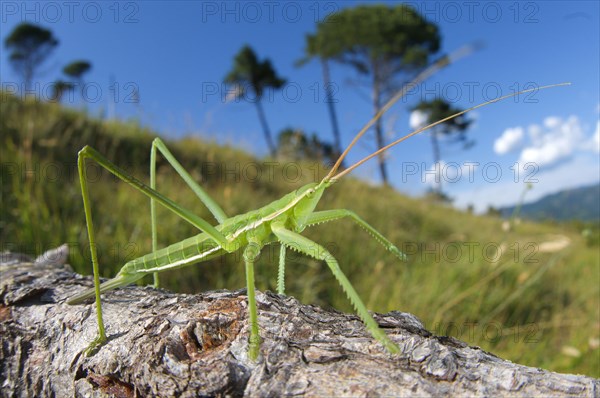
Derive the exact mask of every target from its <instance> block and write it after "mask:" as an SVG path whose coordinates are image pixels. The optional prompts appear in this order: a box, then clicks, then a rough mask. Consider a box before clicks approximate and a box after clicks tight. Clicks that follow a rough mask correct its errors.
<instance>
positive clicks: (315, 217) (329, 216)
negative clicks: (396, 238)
mask: <svg viewBox="0 0 600 398" xmlns="http://www.w3.org/2000/svg"><path fill="white" fill-rule="evenodd" d="M343 217H349V218H350V219H351V220H352V221H354V222H355V223H356V224H358V225H359V226H360V227H362V228H363V229H365V230H366V231H367V232H368V233H369V234H370V235H371V236H373V237H374V238H375V240H376V241H377V242H379V243H380V244H381V245H382V246H383V247H385V248H386V249H387V250H389V251H391V252H392V253H393V254H394V255H395V256H396V257H398V258H399V259H400V260H403V261H404V260H406V254H404V253H402V252H401V251H400V249H398V248H397V247H396V245H394V244H393V243H392V242H390V241H389V240H388V239H387V238H386V237H385V236H383V235H382V234H381V232H379V231H377V230H376V229H375V228H373V227H372V226H371V225H369V223H367V222H366V221H365V220H363V219H362V218H360V217H359V216H358V214H356V213H355V212H353V211H351V210H346V209H333V210H324V211H316V212H314V213H312V214H311V215H310V216H308V218H307V219H306V221H305V222H306V225H307V226H312V225H317V224H321V223H324V222H328V221H334V220H339V219H340V218H343Z"/></svg>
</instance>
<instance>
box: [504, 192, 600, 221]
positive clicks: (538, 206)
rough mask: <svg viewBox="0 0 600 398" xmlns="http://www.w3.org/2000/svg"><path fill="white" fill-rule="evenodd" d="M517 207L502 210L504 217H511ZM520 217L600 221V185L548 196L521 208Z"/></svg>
mask: <svg viewBox="0 0 600 398" xmlns="http://www.w3.org/2000/svg"><path fill="white" fill-rule="evenodd" d="M514 209H515V206H511V207H504V208H502V209H500V212H501V214H502V216H503V217H510V216H511V214H512V213H513V211H514ZM519 214H520V216H521V217H523V218H529V219H533V220H547V219H551V220H582V221H597V220H600V184H594V185H590V186H586V187H581V188H575V189H567V190H564V191H560V192H557V193H554V194H551V195H546V196H544V197H543V198H541V199H539V200H538V201H536V202H533V203H527V204H525V205H523V206H522V207H521V211H520V213H519Z"/></svg>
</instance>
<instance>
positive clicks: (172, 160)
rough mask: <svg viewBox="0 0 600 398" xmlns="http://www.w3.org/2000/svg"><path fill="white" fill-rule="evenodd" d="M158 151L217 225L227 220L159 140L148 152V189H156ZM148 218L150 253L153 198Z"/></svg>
mask: <svg viewBox="0 0 600 398" xmlns="http://www.w3.org/2000/svg"><path fill="white" fill-rule="evenodd" d="M157 149H158V150H159V151H160V153H162V155H163V156H164V157H165V159H167V161H168V162H169V164H170V165H171V166H172V167H173V168H174V169H175V171H177V173H178V174H179V175H180V176H181V178H182V179H183V181H185V183H186V184H187V185H188V186H189V187H190V188H191V189H192V191H194V193H195V194H196V196H198V198H200V200H201V201H202V203H204V205H205V206H206V207H207V208H208V210H210V212H211V213H212V215H213V216H214V217H215V218H216V219H217V221H218V222H219V224H222V223H223V221H225V220H226V219H227V215H226V214H225V212H224V211H223V209H221V207H220V206H219V205H218V204H217V202H215V201H214V200H213V199H212V198H211V197H210V196H209V195H208V193H206V191H205V190H204V189H202V187H201V186H200V185H198V183H196V181H194V179H193V178H192V176H191V175H190V174H189V173H188V172H187V171H186V170H185V169H184V168H183V166H182V165H181V163H179V162H178V161H177V159H175V156H173V154H172V153H171V151H169V149H168V148H167V146H166V145H165V143H164V142H163V141H162V140H161V139H160V138H155V139H154V141H152V149H151V151H150V188H152V189H156V150H157ZM150 218H151V222H152V251H156V250H158V232H157V222H156V203H155V200H154V199H153V198H151V199H150ZM158 284H159V281H158V272H155V273H154V287H158Z"/></svg>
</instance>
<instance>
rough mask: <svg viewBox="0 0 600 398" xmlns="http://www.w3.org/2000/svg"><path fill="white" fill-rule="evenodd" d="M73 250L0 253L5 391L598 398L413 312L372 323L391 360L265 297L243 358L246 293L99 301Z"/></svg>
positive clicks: (333, 324)
mask: <svg viewBox="0 0 600 398" xmlns="http://www.w3.org/2000/svg"><path fill="white" fill-rule="evenodd" d="M66 254H67V253H66V246H62V247H61V248H59V249H58V250H55V251H54V252H51V253H47V254H46V255H44V256H42V257H40V258H39V259H38V260H35V261H33V260H32V259H30V258H28V257H27V256H25V255H19V254H6V253H4V254H2V257H1V258H0V272H1V275H2V280H1V281H0V385H1V386H2V387H1V390H0V396H2V397H33V396H35V397H55V396H56V397H65V396H71V397H89V396H102V395H103V394H107V395H112V396H117V397H136V396H148V397H154V396H160V397H170V396H178V397H179V396H181V397H196V396H253V397H263V396H273V397H275V396H291V395H294V396H297V395H301V396H304V395H306V396H374V395H377V396H445V395H452V396H470V397H472V396H487V397H489V396H510V397H516V396H519V397H530V396H555V397H567V396H572V397H575V396H576V397H583V396H587V397H594V396H598V393H599V391H600V380H596V379H593V378H590V377H586V376H574V375H564V374H558V373H553V372H548V371H545V370H542V369H539V368H531V367H527V366H522V365H517V364H514V363H512V362H509V361H505V360H502V359H500V358H498V357H496V356H494V355H493V354H490V353H487V352H485V351H483V350H481V349H480V348H477V347H469V346H468V345H467V344H465V343H463V342H461V341H459V340H456V339H454V338H451V337H438V336H434V335H432V334H431V333H430V332H428V331H427V330H425V329H424V328H423V326H422V324H421V323H420V321H419V320H418V319H417V318H416V317H415V316H413V315H411V314H406V313H401V312H397V311H394V312H390V313H388V314H382V315H379V314H374V316H375V319H376V321H377V322H378V323H379V324H380V325H381V326H382V327H383V328H384V330H385V331H386V333H387V334H388V335H389V336H390V338H391V339H392V340H393V341H394V342H395V343H396V344H398V346H399V347H400V348H401V353H400V354H396V355H391V354H389V353H387V352H386V351H385V350H384V349H383V347H382V346H381V344H379V343H378V342H377V341H376V340H374V339H373V338H372V337H371V335H370V334H369V333H368V331H367V330H366V329H365V327H364V325H363V324H362V323H361V322H360V320H359V319H358V317H357V316H354V315H349V314H343V313H340V312H335V311H327V310H323V309H321V308H318V307H315V306H310V305H303V304H300V303H299V302H298V301H297V300H296V299H294V298H292V297H287V296H282V295H277V294H274V293H269V292H266V293H260V292H257V301H258V310H259V324H260V335H261V338H262V344H261V351H260V356H259V359H258V361H257V362H252V361H250V360H249V359H248V356H247V348H248V334H249V325H248V309H247V304H246V303H247V302H246V294H245V291H244V290H239V291H234V292H230V291H224V290H222V291H214V292H205V293H201V294H196V295H184V294H175V293H171V292H167V291H164V290H159V289H152V288H149V287H137V286H131V287H126V288H122V289H117V290H115V291H112V292H109V293H107V294H105V295H104V298H103V303H102V304H103V310H104V315H105V317H104V319H105V322H106V326H107V335H108V342H107V343H105V344H104V345H103V346H101V347H100V349H99V350H98V351H97V353H96V354H95V355H94V356H91V357H85V356H84V355H83V354H82V352H83V350H84V349H85V348H86V346H87V345H88V344H89V343H90V341H91V340H92V339H93V338H94V337H95V336H96V333H97V325H96V316H95V307H94V305H93V303H90V304H84V305H74V306H70V305H67V304H65V299H66V298H68V297H70V296H71V295H73V294H74V293H76V292H79V291H81V289H83V288H87V287H90V286H91V285H92V278H91V277H87V276H86V277H83V276H81V275H77V274H74V273H73V272H71V271H70V270H69V268H68V266H64V265H62V264H63V263H64V260H65V259H66V258H67V256H66Z"/></svg>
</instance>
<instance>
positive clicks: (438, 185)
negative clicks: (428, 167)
mask: <svg viewBox="0 0 600 398" xmlns="http://www.w3.org/2000/svg"><path fill="white" fill-rule="evenodd" d="M436 127H438V126H436ZM436 127H434V128H432V129H431V132H430V133H429V134H430V135H431V146H432V147H433V167H434V170H435V167H439V168H440V169H439V172H438V174H437V177H436V180H435V188H434V191H435V192H437V193H438V194H441V193H442V165H441V164H440V160H441V159H440V158H441V155H440V142H439V140H438V133H437V128H436ZM438 178H439V181H438Z"/></svg>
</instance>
